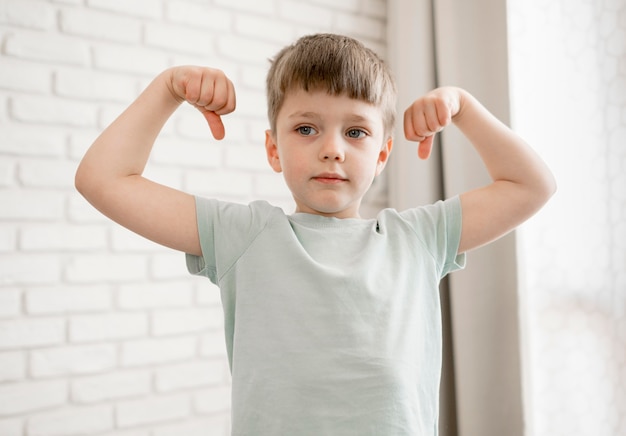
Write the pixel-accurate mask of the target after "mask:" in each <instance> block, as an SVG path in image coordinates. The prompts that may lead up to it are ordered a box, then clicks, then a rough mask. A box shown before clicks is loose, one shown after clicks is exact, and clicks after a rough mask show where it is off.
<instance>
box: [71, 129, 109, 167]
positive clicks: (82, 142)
mask: <svg viewBox="0 0 626 436" xmlns="http://www.w3.org/2000/svg"><path fill="white" fill-rule="evenodd" d="M100 133H101V131H100V129H86V130H80V131H78V130H76V131H72V132H70V133H69V135H68V140H67V143H68V147H69V150H68V156H67V157H68V158H70V159H72V160H74V161H76V162H79V161H80V160H81V159H82V158H83V156H85V153H86V152H87V150H88V149H89V147H90V146H91V144H93V142H94V141H95V140H96V139H97V138H98V136H100Z"/></svg>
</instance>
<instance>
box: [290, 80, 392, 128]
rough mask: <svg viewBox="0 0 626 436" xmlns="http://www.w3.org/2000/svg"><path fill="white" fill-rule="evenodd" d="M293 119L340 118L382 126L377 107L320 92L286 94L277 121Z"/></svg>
mask: <svg viewBox="0 0 626 436" xmlns="http://www.w3.org/2000/svg"><path fill="white" fill-rule="evenodd" d="M293 118H317V119H321V120H326V119H334V118H340V119H346V120H347V119H349V120H353V121H362V122H368V123H372V124H379V123H380V124H381V125H382V111H381V109H380V108H379V107H378V106H376V105H374V104H371V103H368V102H366V101H362V100H358V99H354V98H350V97H348V96H347V95H345V94H339V95H331V94H329V93H328V92H326V91H321V90H317V91H305V90H303V89H294V90H291V91H289V92H287V93H286V94H285V99H284V101H283V104H282V106H281V109H280V111H279V112H278V121H279V122H280V120H281V119H282V120H284V121H286V120H289V119H293Z"/></svg>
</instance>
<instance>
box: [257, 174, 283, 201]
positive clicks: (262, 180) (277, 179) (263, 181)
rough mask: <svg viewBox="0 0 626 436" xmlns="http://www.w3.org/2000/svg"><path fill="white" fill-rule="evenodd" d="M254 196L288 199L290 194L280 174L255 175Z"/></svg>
mask: <svg viewBox="0 0 626 436" xmlns="http://www.w3.org/2000/svg"><path fill="white" fill-rule="evenodd" d="M254 195H257V196H259V197H263V198H267V197H289V196H290V195H291V192H290V191H289V188H288V187H287V184H286V183H285V179H284V178H283V176H282V174H279V173H267V174H257V175H256V176H255V178H254Z"/></svg>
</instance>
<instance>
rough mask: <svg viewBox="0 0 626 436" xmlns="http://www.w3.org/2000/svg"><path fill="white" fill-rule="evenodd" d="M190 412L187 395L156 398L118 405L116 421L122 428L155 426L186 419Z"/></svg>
mask: <svg viewBox="0 0 626 436" xmlns="http://www.w3.org/2000/svg"><path fill="white" fill-rule="evenodd" d="M190 411H191V406H190V400H189V397H187V396H186V395H175V396H167V397H154V398H148V399H142V400H135V401H127V402H122V403H118V404H117V406H116V421H117V425H118V426H120V427H130V426H135V425H142V424H154V423H158V422H163V421H169V420H174V419H181V418H186V417H187V416H189V414H190Z"/></svg>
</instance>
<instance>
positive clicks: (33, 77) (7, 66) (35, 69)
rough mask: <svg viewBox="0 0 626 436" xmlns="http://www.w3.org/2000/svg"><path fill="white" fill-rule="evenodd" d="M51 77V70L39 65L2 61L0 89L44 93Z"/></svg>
mask: <svg viewBox="0 0 626 436" xmlns="http://www.w3.org/2000/svg"><path fill="white" fill-rule="evenodd" d="M1 4H2V3H0V5H1ZM0 7H1V6H0ZM51 77H52V73H51V69H49V68H45V67H42V66H41V64H32V63H28V62H22V61H18V60H13V59H7V58H4V59H2V68H1V69H0V88H2V89H7V90H11V91H26V92H36V93H46V92H50V89H51Z"/></svg>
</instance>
